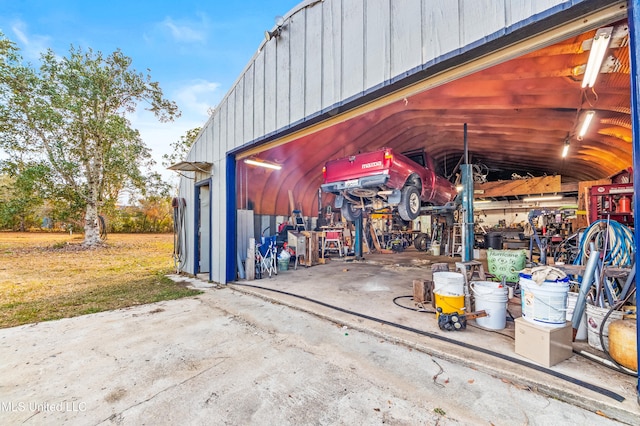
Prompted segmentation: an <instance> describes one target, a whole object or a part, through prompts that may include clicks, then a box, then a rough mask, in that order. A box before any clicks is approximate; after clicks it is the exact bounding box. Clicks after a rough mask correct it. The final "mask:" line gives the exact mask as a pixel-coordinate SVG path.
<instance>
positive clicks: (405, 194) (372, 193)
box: [321, 148, 457, 221]
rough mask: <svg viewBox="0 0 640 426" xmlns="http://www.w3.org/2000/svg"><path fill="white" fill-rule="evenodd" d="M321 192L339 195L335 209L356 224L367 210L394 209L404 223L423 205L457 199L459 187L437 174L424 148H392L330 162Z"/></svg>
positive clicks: (441, 204)
mask: <svg viewBox="0 0 640 426" xmlns="http://www.w3.org/2000/svg"><path fill="white" fill-rule="evenodd" d="M322 173H323V176H324V183H323V184H322V186H321V187H322V190H323V191H324V192H330V193H333V194H335V195H336V200H335V207H336V208H339V209H340V211H341V213H342V216H343V217H344V218H345V219H346V220H349V221H354V220H356V219H358V218H359V217H361V216H362V212H363V211H364V210H365V209H375V210H377V209H381V208H385V207H392V208H394V209H397V212H398V214H399V215H400V217H401V218H402V219H403V220H406V221H411V220H414V219H415V218H417V217H418V216H419V215H420V209H421V207H422V206H423V205H432V206H444V205H447V204H450V203H451V202H452V201H453V200H454V199H455V197H456V195H457V193H456V188H455V186H454V185H453V184H452V183H451V182H449V181H448V180H447V179H445V178H444V177H442V176H440V174H439V173H437V171H436V167H435V165H434V162H433V159H432V158H431V157H430V156H429V155H428V154H427V153H426V152H425V151H424V150H422V149H420V150H414V151H410V152H405V153H403V154H400V153H397V152H395V151H394V150H393V149H391V148H381V149H378V150H376V151H372V152H367V153H361V154H357V155H350V156H348V157H344V158H340V159H337V160H331V161H328V162H327V163H326V164H325V166H324V168H323V171H322Z"/></svg>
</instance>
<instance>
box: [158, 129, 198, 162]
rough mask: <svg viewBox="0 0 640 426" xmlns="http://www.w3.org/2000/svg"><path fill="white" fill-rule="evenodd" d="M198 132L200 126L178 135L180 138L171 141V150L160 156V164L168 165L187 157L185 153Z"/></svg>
mask: <svg viewBox="0 0 640 426" xmlns="http://www.w3.org/2000/svg"><path fill="white" fill-rule="evenodd" d="M199 133H200V127H196V128H194V129H191V130H187V132H186V133H185V134H184V135H182V136H180V139H178V140H177V141H175V142H172V143H171V148H172V149H173V152H172V153H171V154H164V155H163V156H162V165H163V166H164V167H169V166H170V165H172V164H175V163H177V162H179V161H182V160H184V159H185V158H187V154H188V153H189V150H190V149H191V146H192V145H193V143H194V142H195V141H196V138H197V137H198V134H199Z"/></svg>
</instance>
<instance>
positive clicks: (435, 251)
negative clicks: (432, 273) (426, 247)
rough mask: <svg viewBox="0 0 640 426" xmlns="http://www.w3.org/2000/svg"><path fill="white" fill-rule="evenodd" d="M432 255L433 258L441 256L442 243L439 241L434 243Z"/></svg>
mask: <svg viewBox="0 0 640 426" xmlns="http://www.w3.org/2000/svg"><path fill="white" fill-rule="evenodd" d="M431 254H432V255H433V256H440V243H439V242H437V241H434V242H433V244H431Z"/></svg>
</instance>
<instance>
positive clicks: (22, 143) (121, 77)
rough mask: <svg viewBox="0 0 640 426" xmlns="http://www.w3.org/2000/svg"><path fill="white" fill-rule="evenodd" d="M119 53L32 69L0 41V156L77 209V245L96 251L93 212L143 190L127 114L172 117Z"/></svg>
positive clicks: (143, 151)
mask: <svg viewBox="0 0 640 426" xmlns="http://www.w3.org/2000/svg"><path fill="white" fill-rule="evenodd" d="M131 62H132V61H131V59H130V58H129V57H127V56H125V55H124V54H123V53H122V52H121V51H120V50H116V51H115V52H113V53H111V54H110V55H109V56H106V57H105V56H103V54H102V53H101V52H94V51H93V50H91V49H88V50H87V51H84V50H82V49H80V48H74V47H71V49H70V50H69V55H68V56H67V57H64V58H59V57H58V56H56V55H55V53H54V52H53V51H52V50H48V51H47V52H45V53H43V54H42V55H41V65H40V67H39V69H34V68H32V67H31V66H30V65H28V64H25V63H23V61H22V58H21V57H20V56H19V55H18V53H17V49H16V48H15V45H14V44H13V43H11V42H10V41H8V40H6V39H4V36H3V35H2V34H0V148H3V149H4V150H5V151H7V152H8V153H9V154H10V156H18V155H19V156H21V157H22V158H24V157H25V156H28V157H29V158H32V159H33V160H34V161H36V162H39V163H45V164H46V165H47V166H48V167H49V168H50V169H51V171H52V175H53V176H52V180H54V181H58V182H59V183H61V184H64V185H65V186H66V189H67V190H68V191H69V194H70V196H71V197H72V198H73V197H80V198H81V199H82V201H83V204H84V207H85V208H84V210H85V215H84V221H85V224H84V230H85V237H84V244H85V245H95V244H99V243H100V235H99V227H98V208H99V207H100V206H101V205H102V204H103V203H104V201H105V197H114V196H117V194H118V192H119V191H120V190H121V189H122V188H123V187H124V185H133V186H135V187H137V188H143V187H144V183H145V177H144V174H143V173H142V171H141V168H140V167H141V166H144V165H149V164H150V163H151V160H150V158H151V156H150V152H149V150H148V148H147V147H146V146H145V144H144V142H143V141H142V139H141V138H140V134H139V132H138V131H137V130H136V129H133V128H132V126H131V123H130V121H129V120H128V119H127V114H131V113H133V112H135V110H136V109H137V107H138V103H141V102H144V103H146V105H147V107H146V109H147V110H149V111H151V112H153V113H154V115H155V116H156V117H157V118H158V119H159V120H160V121H161V122H167V121H172V120H173V119H175V118H177V117H179V115H180V112H179V110H178V107H177V105H176V104H175V102H173V101H169V100H167V99H165V98H164V97H163V92H162V90H161V89H160V86H159V84H158V83H157V82H155V81H152V80H151V76H150V75H149V74H148V73H147V74H146V75H145V74H142V73H138V72H137V71H135V70H133V69H131Z"/></svg>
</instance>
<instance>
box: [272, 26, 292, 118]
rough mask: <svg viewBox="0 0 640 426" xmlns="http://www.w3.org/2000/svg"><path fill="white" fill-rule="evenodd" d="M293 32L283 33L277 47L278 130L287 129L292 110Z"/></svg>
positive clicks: (276, 43)
mask: <svg viewBox="0 0 640 426" xmlns="http://www.w3.org/2000/svg"><path fill="white" fill-rule="evenodd" d="M290 40H291V32H290V31H283V32H282V35H281V36H280V37H278V38H277V39H275V45H276V102H277V104H276V107H275V108H276V129H281V128H283V127H286V126H287V125H288V124H289V123H290V121H289V110H290V108H291V51H290V49H289V43H290Z"/></svg>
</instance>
